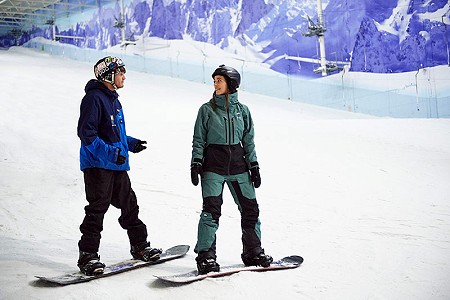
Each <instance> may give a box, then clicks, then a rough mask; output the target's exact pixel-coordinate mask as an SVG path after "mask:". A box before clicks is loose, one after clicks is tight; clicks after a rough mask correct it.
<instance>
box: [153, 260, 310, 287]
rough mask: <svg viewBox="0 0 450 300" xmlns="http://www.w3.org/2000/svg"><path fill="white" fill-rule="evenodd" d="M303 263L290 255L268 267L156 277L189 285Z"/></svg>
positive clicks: (281, 268)
mask: <svg viewBox="0 0 450 300" xmlns="http://www.w3.org/2000/svg"><path fill="white" fill-rule="evenodd" d="M302 262H303V257H301V256H297V255H292V256H286V257H284V258H282V259H280V260H277V261H274V262H272V263H271V264H270V266H269V267H266V268H264V267H254V266H250V267H246V266H245V265H243V264H237V265H231V266H225V267H220V271H219V272H210V273H208V274H204V275H199V274H198V272H197V271H191V272H188V273H185V274H175V275H166V276H156V275H154V276H155V277H157V278H158V279H160V280H163V281H166V282H172V283H181V284H183V283H191V282H194V281H200V280H203V279H205V278H214V277H223V276H228V275H231V274H235V273H239V272H244V271H253V272H267V271H275V270H285V269H293V268H297V267H298V266H300V265H301V264H302Z"/></svg>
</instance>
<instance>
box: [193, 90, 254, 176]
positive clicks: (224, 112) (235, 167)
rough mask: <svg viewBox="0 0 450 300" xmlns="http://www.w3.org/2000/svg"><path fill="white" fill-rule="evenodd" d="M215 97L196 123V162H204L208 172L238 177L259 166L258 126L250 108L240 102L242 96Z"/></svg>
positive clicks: (194, 153) (205, 106) (204, 168)
mask: <svg viewBox="0 0 450 300" xmlns="http://www.w3.org/2000/svg"><path fill="white" fill-rule="evenodd" d="M228 99H229V103H228V109H227V107H226V96H225V95H216V94H214V95H213V98H212V99H211V100H210V101H209V102H207V103H205V104H203V105H202V106H201V107H200V109H199V111H198V115H197V120H196V121H195V127H194V136H193V141H192V159H191V164H192V163H201V164H202V166H203V171H204V172H214V173H217V174H221V175H235V174H240V173H244V172H247V171H248V169H249V168H251V167H255V166H258V162H257V158H256V151H255V143H254V135H255V131H254V126H253V121H252V117H251V115H250V111H249V109H248V107H247V106H246V105H244V104H242V103H240V102H239V101H238V93H237V92H236V93H234V94H229V95H228Z"/></svg>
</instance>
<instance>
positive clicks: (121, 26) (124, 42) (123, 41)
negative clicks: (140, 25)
mask: <svg viewBox="0 0 450 300" xmlns="http://www.w3.org/2000/svg"><path fill="white" fill-rule="evenodd" d="M114 27H116V28H119V29H120V33H121V38H120V40H121V42H120V47H126V46H128V45H136V42H133V41H127V39H126V37H125V11H124V5H123V0H120V18H119V20H117V19H116V22H115V24H114Z"/></svg>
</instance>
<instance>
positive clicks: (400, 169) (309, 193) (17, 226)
mask: <svg viewBox="0 0 450 300" xmlns="http://www.w3.org/2000/svg"><path fill="white" fill-rule="evenodd" d="M125 63H126V62H125ZM0 64H1V65H2V66H3V68H4V71H5V72H4V76H3V78H2V81H1V83H0V86H1V91H2V92H1V93H2V94H1V97H0V103H1V107H2V108H3V112H4V113H3V114H2V118H1V119H0V137H1V138H0V169H1V173H0V270H1V272H0V286H1V288H0V299H143V298H151V299H271V298H278V299H449V298H450V287H449V285H448V277H449V275H450V267H449V261H450V236H449V233H450V203H449V202H448V199H450V185H449V184H448V183H449V181H450V120H448V119H389V118H375V117H370V116H365V115H358V114H354V113H347V112H342V111H334V110H330V109H325V108H319V107H314V106H310V105H305V104H301V103H293V102H288V101H282V100H279V99H275V98H270V97H264V96H261V95H256V94H250V93H247V92H241V93H240V99H241V101H242V102H244V103H245V104H247V105H248V106H249V107H250V109H251V111H252V116H253V117H254V121H255V126H256V146H257V153H258V160H259V163H260V165H261V175H262V185H261V187H260V188H259V189H258V190H257V198H258V201H259V204H260V208H261V221H262V233H263V246H264V247H265V249H266V252H267V253H270V254H271V255H273V256H274V257H276V258H278V257H281V256H285V255H290V254H298V255H301V256H303V257H304V258H305V262H304V264H303V265H302V266H301V267H300V268H298V269H295V270H290V271H280V272H270V273H242V274H236V275H233V276H230V277H225V278H220V279H211V280H205V281H202V282H197V283H194V284H190V285H185V286H174V285H167V284H163V283H161V282H159V281H157V280H156V279H155V278H154V277H153V275H155V274H160V275H163V274H171V273H175V272H186V271H189V270H191V269H193V268H194V267H195V261H194V258H195V254H194V253H193V251H192V250H191V251H190V252H189V253H188V255H187V256H186V257H185V258H183V259H180V260H175V261H172V262H168V263H165V264H162V265H158V266H154V267H151V268H144V269H140V270H136V271H132V272H128V273H124V274H121V275H117V276H113V277H110V278H105V279H101V280H96V281H92V282H89V283H85V284H80V285H72V286H67V287H48V286H43V285H42V284H40V283H39V282H37V281H36V279H35V278H34V276H35V275H43V276H53V275H58V274H61V273H65V272H69V271H76V269H77V268H76V260H77V255H78V253H77V251H78V250H77V242H78V239H79V235H80V233H79V230H78V226H79V224H80V223H81V221H82V218H83V214H84V212H83V207H84V205H85V204H86V201H85V198H84V197H85V195H84V184H83V178H82V173H81V172H80V171H79V165H78V150H79V140H78V138H77V136H76V125H77V120H78V113H79V111H78V110H79V104H80V100H81V98H82V96H83V95H84V93H83V89H84V85H85V83H86V82H87V81H88V80H89V79H90V78H91V77H92V66H91V65H90V64H87V63H80V62H76V61H71V60H67V59H64V58H60V57H52V56H48V55H46V54H42V53H39V52H35V51H32V50H29V49H24V48H11V49H10V50H9V51H0ZM211 72H212V70H211ZM211 93H212V86H211V85H202V84H197V83H192V82H187V81H183V80H177V79H173V78H166V77H160V76H154V75H149V74H143V73H138V72H134V71H133V70H128V72H127V81H126V86H125V88H124V89H123V90H120V95H121V101H122V104H123V106H124V111H125V116H126V118H127V130H128V133H129V134H130V135H132V136H135V137H138V138H141V139H145V140H147V141H148V143H149V147H148V149H147V150H146V151H144V152H142V153H139V154H135V155H133V154H132V157H131V168H132V170H131V171H130V177H131V180H132V185H133V188H134V190H135V191H136V194H137V197H138V200H139V203H140V208H141V215H140V216H141V218H142V219H143V220H144V222H145V223H146V224H147V226H148V229H149V233H150V239H151V242H152V245H153V246H156V247H162V248H167V247H170V246H173V245H175V244H189V245H191V247H193V246H194V244H195V241H196V230H197V221H198V215H199V213H200V210H201V192H200V188H199V187H194V186H193V185H192V184H191V183H190V176H189V161H190V152H191V141H192V129H193V125H194V121H195V117H196V113H197V110H198V108H199V106H200V105H201V104H202V103H204V102H206V101H207V100H208V99H209V97H210V96H211ZM225 191H226V192H225V193H224V198H225V199H224V200H225V201H224V206H223V215H222V218H221V225H220V226H221V227H220V229H219V232H218V261H219V263H220V264H223V265H226V264H232V263H237V262H239V261H240V253H241V244H240V228H239V215H238V211H237V208H236V206H235V204H234V203H233V201H232V198H231V195H230V193H229V192H228V191H227V190H225ZM118 217H119V212H118V210H116V209H114V208H111V209H110V210H109V211H108V213H107V215H106V217H105V224H104V225H105V226H104V228H105V229H104V231H103V238H102V244H101V249H100V255H101V257H102V260H103V261H104V262H105V263H113V262H116V261H118V260H121V259H123V258H128V257H129V252H128V251H129V246H128V243H127V237H126V233H125V232H124V230H122V229H121V228H120V226H119V224H118V222H117V218H118Z"/></svg>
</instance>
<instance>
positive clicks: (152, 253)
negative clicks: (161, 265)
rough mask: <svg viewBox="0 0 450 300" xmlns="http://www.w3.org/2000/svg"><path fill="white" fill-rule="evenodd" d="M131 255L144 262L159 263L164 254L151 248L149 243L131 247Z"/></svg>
mask: <svg viewBox="0 0 450 300" xmlns="http://www.w3.org/2000/svg"><path fill="white" fill-rule="evenodd" d="M130 253H131V255H132V256H133V258H134V259H139V260H143V261H157V260H158V259H159V258H160V256H161V253H162V250H161V249H157V248H152V247H150V243H149V242H144V243H141V244H138V245H136V246H131V250H130Z"/></svg>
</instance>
